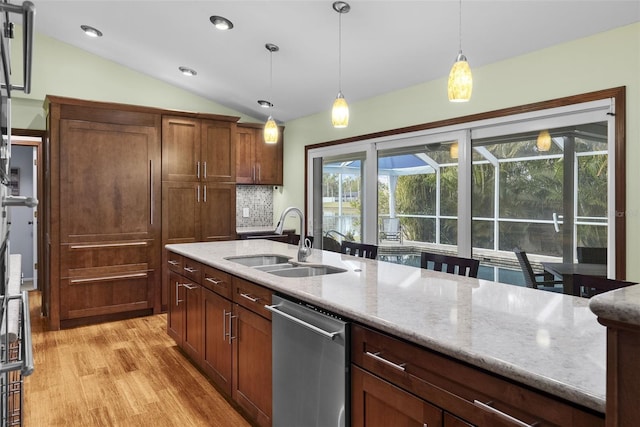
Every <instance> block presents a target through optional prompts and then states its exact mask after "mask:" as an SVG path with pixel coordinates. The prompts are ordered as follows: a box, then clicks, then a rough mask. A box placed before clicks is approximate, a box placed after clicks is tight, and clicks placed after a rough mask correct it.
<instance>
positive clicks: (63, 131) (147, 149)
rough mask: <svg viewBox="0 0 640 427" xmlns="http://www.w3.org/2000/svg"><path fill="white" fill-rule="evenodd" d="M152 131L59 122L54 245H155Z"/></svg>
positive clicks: (156, 209)
mask: <svg viewBox="0 0 640 427" xmlns="http://www.w3.org/2000/svg"><path fill="white" fill-rule="evenodd" d="M159 154H160V147H159V139H158V134H157V129H156V128H153V127H148V126H133V125H123V124H111V123H95V122H89V121H81V120H61V121H60V147H59V161H60V241H61V242H62V243H75V242H87V241H91V242H96V241H117V240H132V239H135V240H139V241H143V240H146V239H151V240H153V239H157V237H158V234H159V226H160V198H159V196H160V192H159V190H160V180H159V178H160V171H159V166H160V165H159V158H160V157H159Z"/></svg>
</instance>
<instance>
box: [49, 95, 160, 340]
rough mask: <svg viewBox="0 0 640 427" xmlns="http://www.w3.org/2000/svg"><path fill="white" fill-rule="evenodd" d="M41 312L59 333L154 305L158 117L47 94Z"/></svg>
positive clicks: (157, 241) (157, 245)
mask: <svg viewBox="0 0 640 427" xmlns="http://www.w3.org/2000/svg"><path fill="white" fill-rule="evenodd" d="M45 110H46V113H47V126H48V144H47V147H46V149H47V156H46V157H47V164H46V169H45V174H46V179H45V181H46V188H45V191H46V192H47V197H46V200H47V205H46V206H45V210H46V212H47V215H46V217H47V218H49V221H47V223H46V224H45V235H46V246H45V260H44V262H45V274H46V279H47V280H45V284H44V292H43V312H44V313H45V314H46V315H48V317H49V327H50V328H51V329H60V328H61V327H71V326H76V325H80V324H85V323H92V322H96V321H104V320H113V319H118V318H121V317H127V316H131V315H143V314H150V313H152V312H153V311H154V296H155V292H156V290H157V288H158V287H159V286H158V285H159V283H160V276H161V269H160V257H159V254H160V227H161V217H160V215H161V205H160V197H161V194H160V178H161V176H160V167H161V165H160V154H161V153H160V132H161V121H160V117H161V116H160V115H159V114H157V112H154V111H152V110H150V109H146V108H141V107H135V106H123V105H118V104H110V103H96V102H89V101H82V100H76V99H69V98H60V97H53V96H48V97H47V98H46V100H45Z"/></svg>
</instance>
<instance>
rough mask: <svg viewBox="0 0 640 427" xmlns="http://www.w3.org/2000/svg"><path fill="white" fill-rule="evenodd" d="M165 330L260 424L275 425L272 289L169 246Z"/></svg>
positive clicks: (250, 417) (249, 416) (248, 415)
mask: <svg viewBox="0 0 640 427" xmlns="http://www.w3.org/2000/svg"><path fill="white" fill-rule="evenodd" d="M166 252H167V254H166V255H165V257H166V259H167V273H166V274H167V282H168V284H169V286H168V307H167V332H168V334H169V335H170V336H171V337H172V338H173V339H174V340H175V341H176V343H177V344H178V345H179V346H180V348H182V350H183V351H184V352H185V353H186V354H188V355H189V357H190V358H191V359H192V360H193V361H194V363H196V364H197V365H198V366H199V367H200V368H201V369H202V370H203V371H204V372H205V374H206V375H207V376H208V377H209V378H210V379H211V380H212V381H213V382H215V383H216V384H217V385H218V386H219V387H220V389H221V390H223V391H224V392H226V393H227V394H228V396H229V397H231V398H232V399H233V400H234V401H235V402H236V403H237V404H238V405H239V406H240V408H242V410H243V412H244V413H245V414H246V416H247V417H248V418H249V419H251V420H252V421H253V422H254V423H255V424H256V425H259V426H271V399H272V391H271V370H272V367H271V313H270V312H269V311H268V310H266V309H265V308H264V305H265V304H270V303H271V295H272V292H271V291H270V290H269V289H267V288H264V287H262V286H259V285H257V284H255V283H252V282H248V281H246V280H243V279H240V278H237V277H233V276H231V275H230V274H228V273H225V272H223V271H220V270H218V269H215V268H213V267H210V266H206V265H203V264H200V263H198V262H196V261H193V260H191V259H189V258H187V257H183V256H181V255H178V254H175V253H172V252H169V251H166Z"/></svg>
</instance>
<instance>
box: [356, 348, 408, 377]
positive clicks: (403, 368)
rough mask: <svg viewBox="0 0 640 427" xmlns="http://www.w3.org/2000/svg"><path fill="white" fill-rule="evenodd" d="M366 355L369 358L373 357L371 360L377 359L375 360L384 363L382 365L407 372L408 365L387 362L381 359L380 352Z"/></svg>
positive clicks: (367, 352) (368, 352)
mask: <svg viewBox="0 0 640 427" xmlns="http://www.w3.org/2000/svg"><path fill="white" fill-rule="evenodd" d="M365 354H366V355H367V356H369V357H371V358H373V359H375V360H377V361H379V362H382V363H384V364H386V365H388V366H391V367H392V368H395V369H397V370H399V371H402V372H405V371H406V368H405V367H406V366H407V364H406V363H400V364H397V363H393V362H392V361H390V360H387V359H385V358H384V357H381V356H380V352H379V351H376V352H375V353H371V352H370V351H366V352H365Z"/></svg>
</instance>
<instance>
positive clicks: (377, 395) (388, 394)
mask: <svg viewBox="0 0 640 427" xmlns="http://www.w3.org/2000/svg"><path fill="white" fill-rule="evenodd" d="M351 387H352V389H351V405H352V408H351V409H352V417H351V425H352V426H353V427H378V426H379V427H387V426H412V425H413V426H416V427H422V426H429V427H437V426H440V427H441V426H442V425H443V424H442V410H441V409H440V408H437V407H435V406H433V405H431V404H429V403H427V402H425V401H424V400H422V399H420V398H418V397H416V396H414V395H413V394H411V393H408V392H406V391H404V390H403V389H401V388H399V387H396V386H394V385H393V384H391V383H389V382H387V381H384V380H382V379H381V378H379V377H376V376H375V375H372V374H371V373H369V372H367V371H365V370H363V369H360V368H358V367H357V366H355V365H354V366H353V367H352V369H351Z"/></svg>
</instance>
